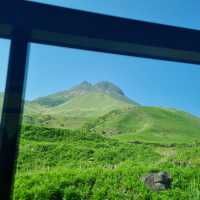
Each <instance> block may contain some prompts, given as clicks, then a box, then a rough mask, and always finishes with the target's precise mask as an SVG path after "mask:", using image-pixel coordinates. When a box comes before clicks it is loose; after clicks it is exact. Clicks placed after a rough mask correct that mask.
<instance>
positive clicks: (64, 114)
mask: <svg viewBox="0 0 200 200" xmlns="http://www.w3.org/2000/svg"><path fill="white" fill-rule="evenodd" d="M2 96H3V94H2V93H1V94H0V104H1V101H2ZM23 120H24V123H25V124H31V125H36V126H45V127H54V128H69V129H79V128H85V129H87V130H88V131H92V132H97V133H100V134H103V135H106V136H108V137H112V138H116V139H120V140H121V141H126V142H127V141H128V142H132V141H143V142H154V143H155V142H156V143H157V142H158V143H170V144H171V143H173V142H175V143H177V142H178V143H184V142H195V141H199V140H200V131H199V130H200V119H199V118H198V117H195V116H193V115H191V114H189V113H186V112H183V111H179V110H175V109H167V108H159V107H144V106H142V105H140V104H138V103H136V102H135V101H133V100H131V99H129V98H128V97H127V96H126V95H125V94H124V92H123V91H122V90H121V89H120V88H119V87H118V86H116V85H114V84H113V83H110V82H107V81H102V82H99V83H96V84H91V83H89V82H87V81H84V82H82V83H80V84H79V85H76V86H74V87H72V88H71V89H69V90H66V91H62V92H57V93H54V94H51V95H48V96H44V97H40V98H37V99H35V100H33V101H26V103H25V112H24V119H23Z"/></svg>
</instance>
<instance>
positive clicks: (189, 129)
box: [85, 106, 200, 144]
mask: <svg viewBox="0 0 200 200" xmlns="http://www.w3.org/2000/svg"><path fill="white" fill-rule="evenodd" d="M85 127H87V128H88V129H90V130H92V131H93V132H98V133H102V134H103V135H107V136H110V137H113V138H117V139H120V140H121V141H130V142H131V141H143V142H150V143H151V142H153V143H154V142H155V143H165V144H166V143H188V142H195V141H200V119H199V118H197V117H195V116H193V115H191V114H189V113H186V112H183V111H178V110H175V109H165V108H159V107H143V106H140V107H134V108H128V109H122V110H113V111H111V112H109V113H108V114H106V115H104V116H102V117H99V118H98V119H96V120H94V121H91V122H90V123H87V124H86V125H85Z"/></svg>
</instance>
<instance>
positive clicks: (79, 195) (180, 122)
mask: <svg viewBox="0 0 200 200" xmlns="http://www.w3.org/2000/svg"><path fill="white" fill-rule="evenodd" d="M2 97H3V93H0V110H1V105H2ZM23 124H31V125H24V126H23V129H22V133H21V140H20V153H19V159H18V166H17V174H16V182H15V191H14V199H15V200H104V199H105V200H108V199H109V200H124V199H125V200H126V199H127V200H129V199H130V200H151V199H152V200H199V199H200V169H199V166H200V132H199V130H200V119H199V118H198V117H195V116H193V115H191V114H189V113H186V112H183V111H179V110H176V109H169V108H158V107H145V106H142V105H140V104H138V103H137V102H135V101H133V100H131V99H129V98H128V97H127V96H126V95H125V94H124V93H123V91H122V90H121V89H120V88H118V87H117V86H116V85H114V84H112V83H109V82H105V81H104V82H100V83H97V84H95V85H92V84H90V83H88V82H83V83H81V84H80V85H78V86H75V87H73V88H72V89H70V90H67V91H63V92H58V93H56V94H51V95H48V96H46V97H41V98H38V99H35V100H33V101H27V102H26V103H25V114H24V121H23ZM47 127H49V128H47ZM66 127H67V128H70V130H68V129H66ZM156 171H167V172H168V173H169V174H170V175H171V176H172V178H173V182H172V186H171V188H170V189H167V190H164V191H161V192H153V191H150V190H149V189H148V188H147V187H146V186H145V185H144V183H143V182H142V180H141V177H143V176H144V175H146V174H148V173H149V172H156Z"/></svg>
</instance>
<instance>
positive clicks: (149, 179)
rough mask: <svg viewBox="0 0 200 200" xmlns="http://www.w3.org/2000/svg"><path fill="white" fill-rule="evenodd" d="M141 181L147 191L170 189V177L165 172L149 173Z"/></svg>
mask: <svg viewBox="0 0 200 200" xmlns="http://www.w3.org/2000/svg"><path fill="white" fill-rule="evenodd" d="M142 181H143V182H144V183H145V185H146V186H147V187H148V188H149V189H151V190H153V191H160V190H166V189H169V188H170V187H171V183H172V177H171V176H170V175H169V173H167V172H162V171H161V172H150V173H149V174H147V175H146V176H143V177H142Z"/></svg>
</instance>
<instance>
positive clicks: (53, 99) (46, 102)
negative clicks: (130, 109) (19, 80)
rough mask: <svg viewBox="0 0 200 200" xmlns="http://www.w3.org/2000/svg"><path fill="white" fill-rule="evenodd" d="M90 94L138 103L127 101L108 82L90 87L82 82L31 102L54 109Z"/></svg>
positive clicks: (132, 102) (87, 83)
mask: <svg viewBox="0 0 200 200" xmlns="http://www.w3.org/2000/svg"><path fill="white" fill-rule="evenodd" d="M91 93H100V94H105V95H108V96H110V97H113V98H114V99H116V100H119V101H122V102H127V103H131V104H135V105H138V103H136V102H134V101H132V100H131V99H129V98H128V97H127V96H126V95H125V94H124V93H123V91H122V90H121V89H120V88H119V87H117V86H116V85H114V84H113V83H111V82H108V81H102V82H99V83H97V84H95V85H92V84H91V83H89V82H87V81H83V82H82V83H80V84H79V85H77V86H75V87H73V88H72V89H70V90H66V91H63V92H58V93H55V94H51V95H48V96H45V97H40V98H38V99H36V100H34V101H33V102H35V103H38V104H40V105H43V106H47V107H54V106H58V105H61V104H63V103H66V102H68V101H70V100H71V99H73V98H74V97H79V96H84V95H86V94H91Z"/></svg>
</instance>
